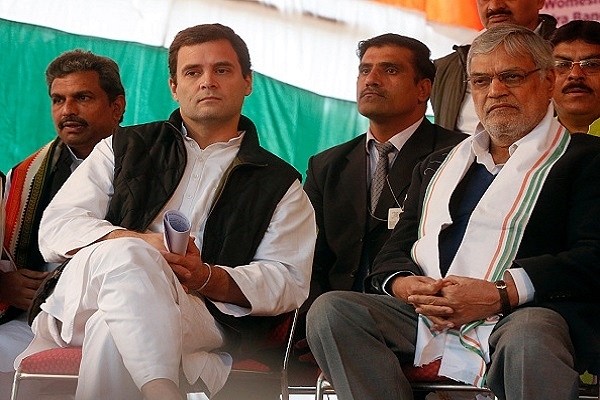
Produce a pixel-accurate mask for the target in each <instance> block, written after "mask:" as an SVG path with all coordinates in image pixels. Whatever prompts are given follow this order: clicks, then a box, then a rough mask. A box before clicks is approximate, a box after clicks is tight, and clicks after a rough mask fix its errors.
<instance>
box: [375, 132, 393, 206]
mask: <svg viewBox="0 0 600 400" xmlns="http://www.w3.org/2000/svg"><path fill="white" fill-rule="evenodd" d="M373 144H374V145H375V148H376V149H377V152H378V153H379V158H378V159H377V165H376V167H375V173H374V174H373V180H372V181H371V211H372V212H374V211H375V209H376V208H377V202H378V201H379V196H381V191H382V190H383V186H384V185H385V180H386V178H387V174H388V168H389V158H388V154H390V152H391V151H392V150H394V145H393V144H392V143H390V142H385V143H377V142H375V141H373Z"/></svg>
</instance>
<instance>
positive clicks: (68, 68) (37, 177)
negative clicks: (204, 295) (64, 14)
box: [0, 50, 125, 398]
mask: <svg viewBox="0 0 600 400" xmlns="http://www.w3.org/2000/svg"><path fill="white" fill-rule="evenodd" d="M46 83H47V85H48V94H49V95H50V101H51V114H52V120H53V122H54V127H55V129H56V132H57V134H58V137H56V139H54V140H53V141H52V142H50V143H48V144H47V145H45V146H44V147H42V148H41V149H40V150H38V151H36V152H35V153H34V154H32V155H31V156H29V157H27V158H26V159H25V160H23V161H22V162H20V163H19V164H18V165H17V166H15V167H14V168H12V169H11V170H10V171H9V173H8V179H7V185H6V215H5V221H4V225H3V228H4V242H3V255H2V261H1V262H2V265H3V268H2V272H0V302H1V303H2V306H0V308H1V309H2V311H1V314H2V317H0V321H1V322H3V323H2V324H0V371H1V372H2V384H1V385H0V387H2V391H4V392H6V390H8V389H10V383H6V382H5V381H8V382H10V377H11V376H12V373H13V372H14V368H13V361H14V359H15V357H16V356H17V355H18V354H19V353H20V352H22V351H23V350H24V349H25V347H26V346H27V344H28V343H29V342H30V341H31V339H32V337H33V334H32V332H31V328H30V327H29V325H28V324H27V323H26V312H25V311H26V310H27V309H28V308H29V306H30V304H31V301H32V299H33V296H34V294H35V292H36V290H37V288H38V287H39V285H40V283H41V282H42V280H43V279H44V278H45V277H46V275H47V274H48V271H49V270H50V269H52V268H53V266H56V264H50V265H49V264H47V263H46V262H45V261H44V259H43V257H42V255H41V254H40V250H39V247H38V229H39V224H40V220H41V218H42V213H43V211H44V210H45V208H46V206H47V205H48V203H50V200H51V199H52V198H53V197H54V195H55V194H56V192H57V191H58V190H59V189H60V187H61V186H62V185H63V184H64V182H65V181H66V180H67V178H68V177H69V176H70V175H71V173H72V172H73V171H74V170H75V168H77V166H79V164H81V162H82V161H83V159H85V158H86V157H87V156H88V155H89V154H90V152H91V151H92V149H93V148H94V146H95V145H96V144H97V143H98V142H99V141H100V140H101V139H103V138H106V137H108V136H110V135H111V134H112V133H113V131H114V130H115V129H116V128H117V127H118V126H119V123H120V122H121V121H122V120H123V113H124V111H125V89H124V88H123V85H122V83H121V77H120V75H119V67H118V66H117V64H116V63H115V62H114V61H113V60H111V59H110V58H107V57H102V56H98V55H96V54H93V53H91V52H89V51H82V50H73V51H68V52H65V53H63V54H61V55H60V56H58V57H57V58H55V59H54V60H53V61H52V62H51V63H50V64H49V65H48V68H47V69H46ZM4 395H7V394H6V393H4ZM1 396H2V394H0V398H2V397H1Z"/></svg>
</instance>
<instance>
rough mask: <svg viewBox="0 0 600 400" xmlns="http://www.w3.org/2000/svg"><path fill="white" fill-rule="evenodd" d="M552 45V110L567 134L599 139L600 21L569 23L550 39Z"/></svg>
mask: <svg viewBox="0 0 600 400" xmlns="http://www.w3.org/2000/svg"><path fill="white" fill-rule="evenodd" d="M550 41H551V43H552V44H553V46H554V52H553V53H554V59H555V62H554V65H555V66H554V68H555V70H556V82H555V87H554V96H553V98H554V107H555V109H556V114H557V116H558V120H559V121H560V123H561V124H563V125H564V126H565V127H566V128H567V129H568V130H569V132H589V133H591V134H594V135H596V136H600V22H598V21H580V20H575V21H571V22H569V23H567V24H565V25H563V26H561V27H560V28H558V29H557V30H556V31H555V32H554V34H553V36H552V37H551V38H550Z"/></svg>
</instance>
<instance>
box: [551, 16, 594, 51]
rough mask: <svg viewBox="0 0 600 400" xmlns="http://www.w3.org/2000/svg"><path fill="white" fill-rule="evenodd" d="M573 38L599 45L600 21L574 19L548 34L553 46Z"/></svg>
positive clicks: (570, 40)
mask: <svg viewBox="0 0 600 400" xmlns="http://www.w3.org/2000/svg"><path fill="white" fill-rule="evenodd" d="M575 40H583V41H584V42H586V43H589V44H597V45H600V22H598V21H583V20H580V19H576V20H573V21H570V22H567V23H566V24H564V25H563V26H561V27H559V28H557V29H556V30H555V31H554V32H553V33H552V36H550V43H552V45H553V46H556V45H557V44H559V43H563V42H573V41H575Z"/></svg>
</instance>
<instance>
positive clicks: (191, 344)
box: [17, 238, 231, 400]
mask: <svg viewBox="0 0 600 400" xmlns="http://www.w3.org/2000/svg"><path fill="white" fill-rule="evenodd" d="M42 309H43V312H42V313H40V314H39V315H38V317H37V318H36V320H35V321H34V324H33V327H32V328H33V331H34V334H35V337H34V340H33V341H32V343H31V345H30V346H29V347H28V349H27V350H25V352H24V353H22V354H21V355H20V356H19V357H18V358H17V362H19V361H20V359H22V358H23V357H24V356H26V355H28V354H31V353H34V352H37V351H40V350H41V349H47V348H52V347H64V346H83V358H82V362H81V368H80V372H79V381H78V386H77V394H76V398H77V399H86V400H87V399H92V398H93V399H107V400H108V399H137V398H141V393H140V390H139V389H140V388H141V387H142V386H143V385H144V384H145V383H147V382H149V381H151V380H154V379H158V378H166V379H170V380H172V381H173V382H175V383H178V382H179V376H180V366H182V367H183V373H184V374H185V376H186V378H187V380H188V381H189V382H190V383H192V384H193V383H195V381H196V380H197V379H198V378H199V377H200V378H202V380H203V381H204V383H205V384H206V385H207V387H208V388H209V390H210V391H211V392H212V393H215V392H216V391H218V390H219V389H220V388H221V387H222V386H223V384H224V383H225V380H226V379H227V375H228V373H229V370H230V368H231V357H230V356H229V355H228V354H227V353H215V352H212V351H213V350H215V349H218V348H219V347H221V346H222V345H223V334H222V332H221V330H220V328H219V326H218V324H217V323H216V321H215V320H214V318H213V317H212V315H211V314H210V313H209V312H208V310H207V309H206V306H205V304H204V299H202V298H200V297H197V296H193V295H189V294H187V293H185V291H184V290H183V287H182V286H181V285H180V284H179V281H178V280H177V277H176V276H175V274H174V273H173V271H172V270H171V268H170V267H169V265H168V264H167V262H166V261H165V260H164V258H163V257H162V255H161V254H160V253H159V252H158V251H157V250H155V249H154V248H153V247H151V246H150V245H148V244H147V243H146V242H144V241H143V240H141V239H133V238H120V239H113V240H108V241H103V242H99V243H97V244H94V245H91V246H89V247H86V248H84V249H82V250H80V251H79V252H78V253H77V254H76V255H75V256H74V257H73V259H72V260H71V262H70V263H69V265H68V266H67V267H66V268H65V270H64V271H63V275H62V276H61V278H60V280H59V282H58V284H57V286H56V289H55V291H54V293H53V294H52V295H51V296H50V297H49V298H48V299H47V301H46V303H44V305H43V306H42Z"/></svg>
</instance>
